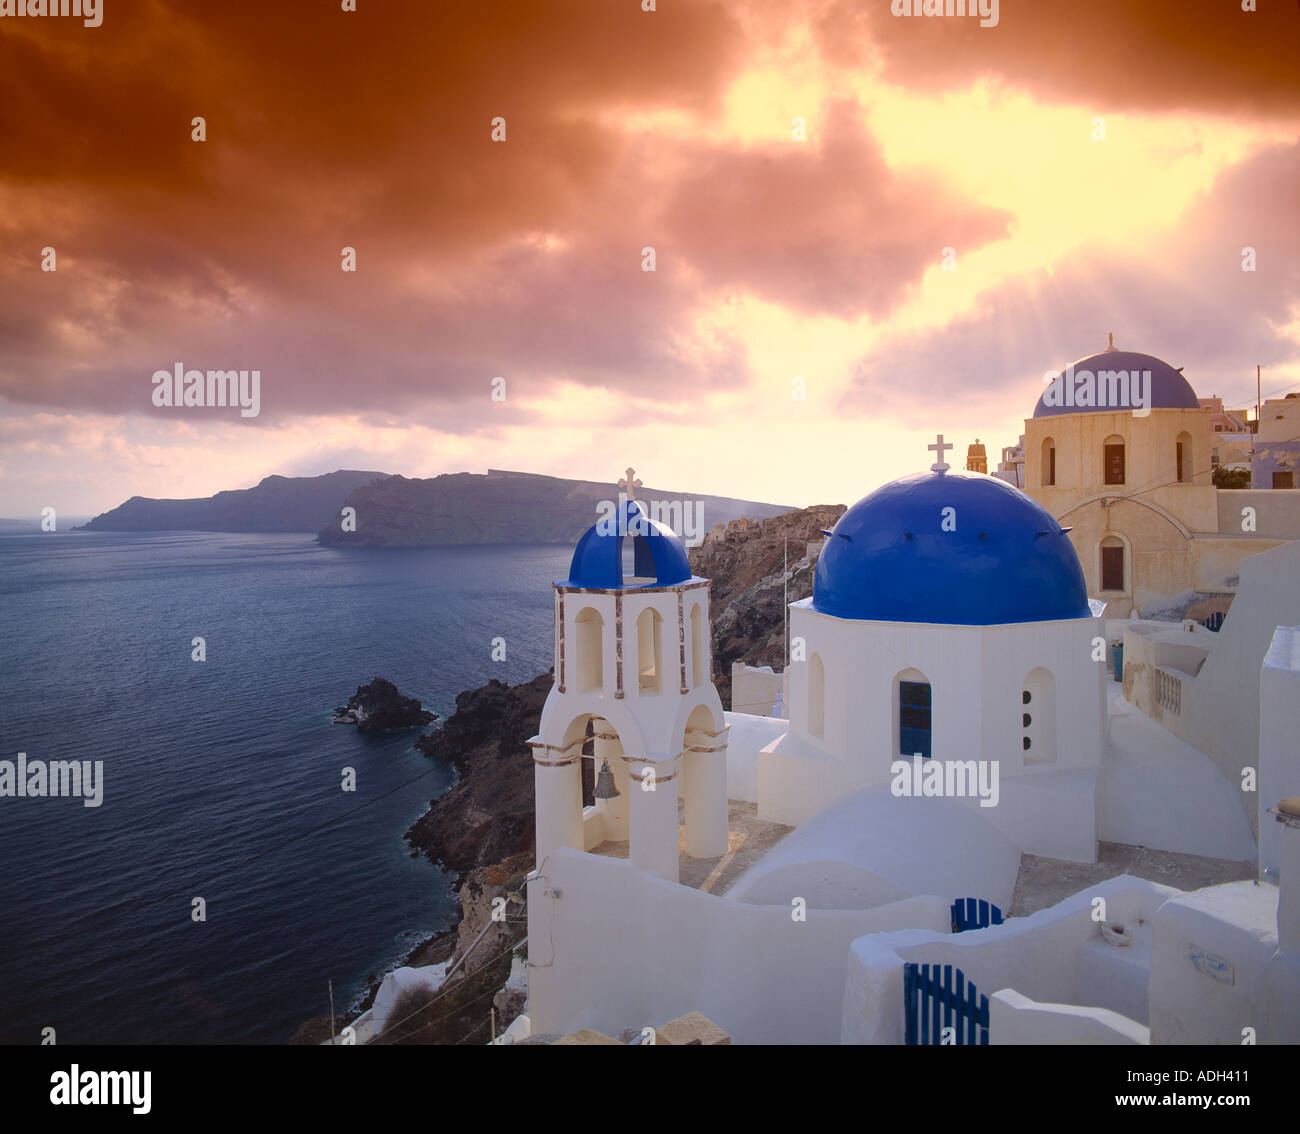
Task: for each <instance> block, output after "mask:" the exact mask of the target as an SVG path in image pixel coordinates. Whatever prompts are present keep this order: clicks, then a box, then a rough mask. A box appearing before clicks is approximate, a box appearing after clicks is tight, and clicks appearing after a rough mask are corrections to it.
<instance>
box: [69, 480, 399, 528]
mask: <svg viewBox="0 0 1300 1134" xmlns="http://www.w3.org/2000/svg"><path fill="white" fill-rule="evenodd" d="M387 475H388V474H387V473H378V472H357V471H355V470H352V469H340V470H339V471H337V472H332V473H326V474H325V475H324V476H294V477H290V476H268V477H264V478H263V479H262V480H261V481H260V482H259V483H258V484H257V485H255V486H254V487H253V488H238V489H233V490H231V491H228V492H218V493H217V494H216V495H215V496H207V497H201V498H198V499H194V500H156V499H153V498H151V497H147V496H132V497H131V499H130V500H128V501H127V502H126V503H125V504H119V505H118V506H117V507H116V508H114V509H113V510H112V511H109V512H105V513H103V514H102V515H99V516H96V517H95V518H94V519H93V520H91V521H90V522H89V523H87V524H83V525H82V526H81V527H80V528H78V529H75V530H78V531H93V532H103V531H109V532H145V531H196V532H318V531H320V529H321V528H322V527H324V526H325V525H326V524H328V523H329V522H330V520H331V519H332V518H334V517H337V516H338V514H339V510H340V509H341V508H342V507H343V501H344V500H346V499H347V498H348V496H349V495H350V494H351V493H352V492H354V491H356V490H357V489H358V488H360V487H361V486H362V485H364V484H370V483H371V482H372V481H375V480H382V479H383V478H384V477H385V476H387Z"/></svg>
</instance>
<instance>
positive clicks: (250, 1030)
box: [0, 532, 570, 1044]
mask: <svg viewBox="0 0 1300 1134" xmlns="http://www.w3.org/2000/svg"><path fill="white" fill-rule="evenodd" d="M569 555H570V549H568V548H561V547H554V548H552V547H490V548H489V547H462V548H445V549H430V550H387V551H347V552H344V551H339V550H332V549H326V548H321V547H318V546H317V545H316V544H315V543H314V542H313V538H312V537H311V536H307V535H271V536H262V535H220V534H205V533H189V532H186V533H131V534H115V533H89V532H85V533H82V532H75V533H74V532H67V533H58V534H32V535H6V536H0V611H3V622H2V623H0V759H5V760H15V759H16V757H17V754H18V753H19V752H26V753H27V757H28V759H29V760H36V759H42V760H103V762H104V784H105V787H104V802H103V804H102V806H100V807H99V808H87V807H85V806H83V804H82V801H81V800H79V799H67V798H60V799H48V798H47V799H12V798H4V799H0V1040H3V1041H6V1042H11V1043H12V1042H18V1043H38V1042H40V1037H41V1029H42V1028H45V1027H53V1028H55V1029H56V1035H57V1039H58V1042H59V1043H79V1042H84V1043H108V1042H115V1043H148V1044H163V1043H204V1042H209V1043H223V1042H254V1043H256V1042H271V1043H274V1042H281V1041H283V1040H284V1039H286V1038H287V1037H288V1036H289V1035H290V1034H291V1033H292V1031H293V1029H294V1028H295V1027H296V1026H297V1025H298V1024H299V1023H301V1022H302V1021H303V1020H304V1019H305V1018H307V1017H308V1016H313V1015H318V1014H321V1013H323V1012H325V1011H327V1010H328V999H327V985H326V982H327V981H328V980H330V979H331V978H332V979H333V981H334V989H335V1002H336V1004H337V1005H338V1006H339V1007H340V1008H342V1007H343V1006H346V1005H348V1004H349V1003H350V1002H351V1001H353V1000H354V999H355V998H356V997H358V996H359V995H360V994H361V993H363V992H364V988H365V984H366V978H367V976H368V975H370V974H372V973H382V972H383V971H384V970H385V969H387V968H389V967H391V966H392V965H393V964H394V963H395V962H396V961H397V960H398V959H399V958H400V956H401V955H402V954H403V953H404V952H405V951H406V950H407V949H409V948H410V946H411V945H412V944H414V943H415V941H416V940H418V939H419V938H420V937H422V936H425V935H427V934H428V933H431V932H433V931H435V930H437V929H439V928H442V927H444V926H445V925H446V924H447V923H448V921H449V919H450V917H451V913H452V910H453V908H454V898H453V896H452V894H451V890H450V879H449V878H448V877H447V876H446V875H444V874H443V872H442V871H441V870H439V869H438V868H436V867H434V866H432V865H430V864H429V863H427V862H425V861H423V860H421V859H412V858H410V857H409V851H408V849H407V848H406V846H405V844H404V843H403V842H402V841H401V837H402V834H403V832H404V831H405V830H406V828H407V827H408V826H409V824H410V823H411V821H412V820H414V819H415V818H416V817H417V816H418V815H419V814H420V813H421V812H422V811H423V810H424V808H425V806H426V804H427V802H428V800H429V799H430V798H432V797H434V796H436V795H438V794H440V793H441V792H442V791H444V790H445V789H446V788H447V787H448V786H449V785H450V783H451V782H452V780H453V773H451V772H450V771H449V770H447V769H445V768H444V767H442V766H441V765H438V764H435V763H433V762H431V761H429V760H426V759H425V758H424V757H422V756H420V755H419V754H418V753H417V752H416V751H415V750H414V749H413V748H412V741H413V740H414V739H415V737H416V736H417V735H418V730H414V731H411V732H409V733H404V734H399V735H397V736H393V737H383V738H367V737H363V736H360V735H359V734H358V733H357V732H356V730H355V729H352V728H347V727H343V726H338V725H332V724H331V723H330V718H331V715H332V713H331V710H332V709H333V707H334V706H335V705H341V704H343V703H344V702H345V701H346V700H347V698H348V697H349V696H350V695H351V694H352V693H353V691H354V690H355V688H356V686H357V685H359V684H362V683H363V682H366V681H369V680H370V678H371V677H373V676H376V675H381V676H384V677H387V678H388V679H389V680H391V681H393V682H395V683H396V684H397V687H398V688H399V689H400V690H401V691H402V692H403V693H406V694H409V695H412V696H416V697H419V698H420V699H421V700H422V701H423V702H424V706H425V708H428V709H432V710H433V711H435V712H437V713H440V714H442V715H443V716H446V715H448V714H449V713H450V712H451V711H452V710H453V709H454V705H455V696H456V694H457V693H458V692H460V691H461V690H464V689H469V688H472V687H476V686H478V685H481V684H483V683H484V682H485V681H487V680H488V678H490V677H494V676H495V677H499V678H501V679H502V680H504V681H509V682H514V681H522V680H526V679H528V678H531V677H533V676H534V675H535V674H537V673H540V672H541V671H543V670H545V669H546V668H547V667H548V666H549V665H550V664H551V658H550V651H551V622H552V613H551V611H552V608H551V591H550V581H551V580H552V579H555V578H560V577H562V576H563V575H565V574H566V573H567V567H568V558H569ZM498 635H499V636H502V637H504V638H505V639H506V648H507V661H505V662H493V661H492V659H491V651H492V639H493V638H494V637H496V636H498ZM200 636H201V637H203V638H204V639H206V643H207V660H206V661H204V662H201V663H200V662H195V661H192V660H191V656H190V655H191V639H193V638H195V637H200ZM344 767H352V768H354V769H355V770H356V779H357V790H356V792H355V793H347V792H344V791H342V790H341V783H342V770H343V768H344ZM409 781H414V782H409ZM402 785H406V786H402ZM388 793H391V794H388ZM197 896H201V897H202V898H204V899H205V900H206V903H207V920H206V922H202V923H196V922H195V921H193V920H192V919H191V909H192V905H191V902H192V899H193V898H195V897H197Z"/></svg>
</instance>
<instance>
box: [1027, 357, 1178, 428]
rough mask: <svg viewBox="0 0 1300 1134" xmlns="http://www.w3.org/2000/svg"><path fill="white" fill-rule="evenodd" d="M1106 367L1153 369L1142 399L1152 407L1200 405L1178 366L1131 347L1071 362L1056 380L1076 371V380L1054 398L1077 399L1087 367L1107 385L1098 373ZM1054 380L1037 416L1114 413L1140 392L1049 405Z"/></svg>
mask: <svg viewBox="0 0 1300 1134" xmlns="http://www.w3.org/2000/svg"><path fill="white" fill-rule="evenodd" d="M1103 370H1124V371H1128V372H1129V373H1130V374H1134V373H1136V374H1141V373H1143V372H1144V371H1147V370H1149V371H1151V379H1150V383H1149V385H1148V382H1147V379H1145V378H1143V379H1142V385H1143V391H1142V399H1143V401H1147V399H1149V402H1148V406H1147V408H1149V409H1199V408H1200V405H1201V403H1200V402H1199V401H1197V398H1196V391H1195V390H1193V389H1192V387H1191V384H1190V383H1189V382H1188V381H1187V379H1186V378H1184V377H1183V376H1182V374H1180V373H1179V372H1178V371H1177V370H1175V369H1174V368H1173V367H1172V366H1170V365H1169V363H1167V362H1164V361H1162V360H1161V359H1158V358H1156V357H1155V356H1154V355H1150V354H1138V353H1137V352H1136V351H1132V350H1104V351H1102V352H1101V353H1100V354H1093V355H1089V356H1088V357H1087V358H1081V359H1079V361H1078V362H1074V363H1071V364H1070V366H1067V367H1066V368H1065V370H1064V371H1061V372H1060V373H1058V375H1057V382H1058V383H1059V382H1060V378H1061V375H1063V374H1064V375H1068V374H1070V373H1073V375H1074V382H1073V383H1071V384H1070V389H1069V391H1068V393H1067V391H1066V390H1065V389H1064V385H1065V384H1064V383H1062V384H1061V388H1060V389H1057V390H1056V391H1055V392H1053V394H1052V400H1053V401H1055V402H1064V401H1065V400H1067V399H1068V401H1069V402H1071V403H1076V398H1075V397H1074V389H1075V387H1076V386H1077V385H1078V384H1079V383H1080V382H1087V381H1088V380H1087V379H1086V378H1082V377H1081V376H1080V372H1081V371H1087V372H1088V373H1089V374H1091V375H1092V376H1093V379H1092V380H1093V382H1094V383H1095V384H1096V386H1097V388H1098V390H1101V389H1102V388H1103V386H1104V383H1102V382H1101V381H1100V380H1099V379H1098V378H1097V375H1098V374H1100V373H1101V371H1103ZM1053 386H1054V384H1050V383H1049V384H1048V386H1047V388H1046V389H1045V390H1044V391H1043V392H1042V393H1041V394H1040V395H1039V397H1038V404H1037V405H1036V406H1034V416H1035V417H1055V416H1056V415H1057V414H1062V413H1114V412H1115V411H1116V410H1117V409H1118V410H1124V409H1131V408H1133V406H1134V404H1135V403H1136V401H1137V396H1136V395H1134V396H1130V397H1128V398H1125V397H1124V395H1122V394H1121V395H1120V398H1119V399H1118V401H1119V404H1104V405H1098V404H1096V403H1098V402H1101V401H1104V400H1105V401H1108V402H1109V399H1104V398H1103V397H1102V395H1101V394H1100V393H1098V394H1097V395H1095V396H1092V397H1089V398H1088V399H1087V403H1092V404H1087V403H1085V404H1084V405H1078V404H1069V405H1066V404H1058V405H1047V404H1046V402H1045V400H1044V399H1046V398H1047V395H1048V392H1049V391H1052V390H1053Z"/></svg>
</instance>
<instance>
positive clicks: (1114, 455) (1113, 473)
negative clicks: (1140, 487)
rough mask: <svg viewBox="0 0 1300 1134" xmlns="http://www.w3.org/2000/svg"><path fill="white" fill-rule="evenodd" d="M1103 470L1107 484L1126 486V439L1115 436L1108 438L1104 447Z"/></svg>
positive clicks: (1104, 480) (1103, 478)
mask: <svg viewBox="0 0 1300 1134" xmlns="http://www.w3.org/2000/svg"><path fill="white" fill-rule="evenodd" d="M1102 462H1103V463H1102V468H1103V470H1104V472H1105V475H1104V476H1103V477H1102V480H1103V482H1104V483H1106V484H1125V483H1127V482H1126V481H1125V479H1124V471H1125V470H1124V438H1123V437H1117V436H1115V435H1114V434H1111V436H1109V437H1107V438H1106V440H1105V442H1104V443H1103V446H1102Z"/></svg>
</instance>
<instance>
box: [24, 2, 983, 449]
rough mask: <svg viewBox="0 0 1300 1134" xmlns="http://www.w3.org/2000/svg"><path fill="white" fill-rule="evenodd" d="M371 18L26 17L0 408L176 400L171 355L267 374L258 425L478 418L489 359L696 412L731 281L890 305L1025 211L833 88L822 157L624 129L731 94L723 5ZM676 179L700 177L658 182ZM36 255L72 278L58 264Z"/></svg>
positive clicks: (248, 7) (539, 6) (718, 364)
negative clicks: (946, 255)
mask: <svg viewBox="0 0 1300 1134" xmlns="http://www.w3.org/2000/svg"><path fill="white" fill-rule="evenodd" d="M361 8H362V10H361V11H359V12H357V13H355V14H352V13H343V12H341V11H339V10H337V8H336V6H335V5H331V4H319V3H313V4H307V3H286V4H264V3H260V2H258V3H254V2H248V3H245V2H230V0H225V2H223V3H221V4H211V5H203V6H191V5H179V4H178V5H164V4H162V3H157V2H142V3H139V4H132V5H117V6H110V7H109V8H108V10H107V12H106V14H105V20H104V24H103V26H102V27H100V28H97V29H93V30H90V29H82V28H80V27H79V26H76V25H75V23H74V22H70V21H53V20H52V21H42V22H41V24H40V26H39V27H37V26H36V25H33V24H31V23H30V22H28V23H22V22H21V21H14V24H15V27H16V32H17V34H15V35H14V36H13V37H12V38H11V40H10V41H9V42H7V43H6V58H5V67H4V68H3V69H0V137H4V138H5V141H6V146H5V154H4V164H3V167H2V168H0V193H2V194H3V200H4V202H5V203H6V205H7V206H8V207H7V208H6V209H4V210H3V211H0V247H4V248H5V249H6V250H7V254H6V255H5V257H4V259H3V260H0V312H3V314H0V329H4V330H9V331H12V334H7V335H4V336H3V337H2V338H0V395H4V396H7V397H9V398H11V399H13V400H14V401H16V402H22V403H27V404H34V405H51V406H58V407H85V408H93V409H99V410H106V411H112V412H126V413H137V412H143V413H154V412H167V411H155V410H154V409H153V407H152V406H151V404H150V402H149V394H150V392H151V390H152V386H151V383H150V382H149V376H150V375H151V374H152V373H153V371H154V370H156V369H159V368H166V367H169V366H171V365H172V364H173V363H174V362H176V361H181V362H183V363H184V364H185V365H186V366H187V367H189V366H192V367H196V368H200V369H207V368H227V367H234V368H244V369H253V368H257V369H260V370H261V371H262V373H263V402H262V417H261V418H260V419H258V420H259V421H274V420H277V419H278V418H280V417H283V416H284V415H286V414H293V413H300V412H308V413H343V412H363V413H376V412H379V413H384V412H394V413H396V412H400V411H402V410H404V409H408V408H410V407H414V406H421V407H426V408H427V409H428V410H429V412H430V413H432V414H433V415H435V416H436V418H437V420H438V422H439V424H443V425H454V427H456V428H460V429H465V430H473V429H485V428H492V427H494V426H495V425H500V424H501V423H503V422H505V421H515V422H518V421H521V420H524V417H523V411H522V410H520V409H519V408H518V407H517V405H514V404H512V405H509V406H507V407H501V406H499V405H497V406H494V405H493V403H491V402H490V401H489V400H488V399H487V397H486V390H487V383H488V381H489V380H490V378H491V377H493V376H496V375H502V376H506V377H507V378H508V379H509V380H510V381H511V382H512V383H515V386H514V388H515V389H516V390H520V389H524V390H528V391H530V392H533V393H536V392H537V391H539V390H543V389H545V387H546V384H547V383H549V382H551V381H553V380H556V379H568V380H572V381H577V382H581V383H585V384H588V385H593V386H604V387H609V388H611V389H612V390H615V391H618V392H619V393H621V394H646V393H654V394H657V395H658V396H659V397H661V398H664V399H672V398H679V399H680V398H687V397H689V396H690V394H691V393H692V392H694V391H697V390H699V389H701V388H709V387H714V388H718V387H728V386H735V385H736V384H738V383H741V382H743V381H745V379H746V374H747V359H746V358H745V354H744V350H743V348H742V347H741V345H740V344H739V343H737V342H735V341H732V340H728V339H727V338H726V337H725V336H723V337H720V338H719V339H717V340H716V341H712V342H707V343H705V342H702V341H701V339H700V337H699V336H698V335H697V334H696V331H695V327H694V316H695V313H696V311H697V310H698V308H699V306H700V305H701V304H703V303H707V302H709V301H710V300H711V299H712V298H713V297H714V294H715V289H726V288H743V289H746V290H753V291H755V292H757V293H758V294H760V295H762V296H764V297H766V298H770V299H774V300H776V301H778V302H783V303H788V304H790V305H793V306H796V307H799V308H800V309H802V310H805V311H815V312H826V313H832V314H837V315H852V314H856V313H858V312H862V311H871V312H875V313H880V312H883V311H885V310H887V309H888V307H889V306H890V304H891V303H893V302H896V301H897V300H898V299H899V298H901V297H902V296H903V295H904V294H905V293H906V290H907V288H908V287H909V286H910V285H911V284H912V283H914V282H915V281H916V279H917V278H918V277H919V275H920V273H921V272H922V271H923V270H924V267H925V266H926V265H928V264H929V263H932V262H933V260H934V258H935V257H936V256H937V255H938V250H939V248H940V247H942V246H943V245H945V244H949V243H958V242H960V243H961V244H962V246H963V247H969V246H971V245H973V244H978V243H979V242H980V241H982V240H986V239H991V238H994V237H996V236H997V235H999V234H1000V233H1001V232H1002V231H1003V230H1004V228H1005V218H1004V217H1002V216H1001V215H1000V214H996V213H993V212H992V211H989V210H986V209H973V208H957V207H955V206H954V202H953V201H952V200H951V198H950V196H949V195H948V194H947V193H945V192H944V190H943V188H942V187H941V186H939V185H936V184H932V183H929V184H928V183H924V182H922V181H920V180H919V179H916V178H904V179H900V178H897V177H895V176H894V175H893V174H891V173H890V171H889V170H887V169H886V168H885V167H884V165H883V163H882V162H881V161H880V158H879V155H878V153H877V149H876V147H875V146H874V144H873V143H872V142H871V140H870V139H869V138H867V137H865V136H864V134H863V132H862V130H861V127H860V126H858V125H857V124H856V123H855V122H853V121H852V118H851V116H850V113H849V111H848V110H847V109H845V108H839V109H838V110H837V111H836V112H835V115H834V116H833V117H832V119H831V121H830V122H828V124H827V125H826V128H825V130H824V131H823V139H822V140H817V144H816V145H808V146H804V147H795V146H793V145H789V146H783V147H780V148H779V149H774V150H772V151H770V152H765V153H756V152H753V151H742V150H733V149H718V150H710V149H707V148H703V147H699V146H690V147H685V146H676V145H674V144H673V143H671V142H668V141H664V140H650V141H646V140H644V139H643V138H641V137H638V136H629V135H627V134H625V133H624V132H622V131H621V130H620V129H619V128H618V126H617V125H616V124H614V123H616V121H617V115H618V114H619V113H620V112H623V111H630V110H637V111H642V112H644V111H650V110H679V109H686V110H691V111H697V112H700V113H701V114H703V115H704V116H705V118H706V120H707V118H708V117H709V116H710V115H714V114H719V113H720V112H721V106H720V96H721V93H722V92H723V91H724V90H725V88H726V85H727V83H728V82H729V80H730V79H731V78H732V77H734V75H735V73H736V71H737V70H738V69H739V68H740V67H741V66H742V65H743V63H744V61H745V59H746V50H747V42H746V39H745V36H744V33H743V32H742V30H741V28H740V26H739V24H738V23H737V21H736V18H735V15H734V12H733V9H732V8H731V6H729V5H723V4H710V3H692V4H688V5H678V4H669V5H660V9H659V10H658V11H656V12H654V13H644V12H642V11H641V9H640V7H639V5H637V4H635V3H631V2H628V3H612V2H611V0H517V2H515V3H511V4H414V3H412V4H403V5H395V4H394V5H380V4H363V5H361ZM195 115H202V116H203V117H205V118H206V120H207V130H208V141H207V142H205V143H202V144H200V143H195V142H192V141H191V140H190V120H191V118H192V117H193V116H195ZM495 115H502V116H504V117H505V119H506V122H507V132H508V133H507V136H508V141H507V142H505V143H504V144H494V143H493V142H492V141H491V138H490V121H491V119H492V117H493V116H495ZM656 147H660V148H658V149H656ZM663 147H670V148H671V152H667V151H666V150H665V149H664V148H663ZM684 151H685V152H684ZM684 156H685V157H688V158H689V161H687V162H683V161H682V158H683V157H684ZM670 159H671V160H670ZM683 165H684V166H685V168H687V169H689V170H691V172H690V173H688V174H687V175H686V179H685V180H683V181H681V182H676V183H674V182H673V181H672V180H671V178H670V177H669V175H667V174H665V173H664V172H663V170H665V169H667V168H681V167H682V166H683ZM47 244H49V245H53V246H55V247H56V248H57V249H58V253H59V258H60V259H59V271H58V272H57V273H54V274H50V273H41V272H40V271H39V270H38V261H39V250H40V248H42V247H43V246H45V245H47ZM345 245H348V246H352V247H354V248H356V250H357V256H358V267H359V270H358V272H356V273H355V274H354V273H343V272H341V271H340V270H339V253H340V249H341V248H342V247H343V246H345ZM645 245H654V246H655V247H656V248H657V250H658V252H659V265H658V270H657V271H656V272H655V273H646V272H642V271H641V270H640V249H641V248H642V247H643V246H645ZM648 412H654V411H652V410H651V411H648ZM662 412H665V413H666V412H668V411H666V410H665V411H662Z"/></svg>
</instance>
